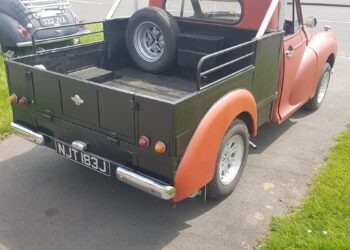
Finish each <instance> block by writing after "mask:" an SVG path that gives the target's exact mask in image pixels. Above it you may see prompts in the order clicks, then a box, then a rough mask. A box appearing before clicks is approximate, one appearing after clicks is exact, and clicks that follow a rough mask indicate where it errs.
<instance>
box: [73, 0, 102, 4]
mask: <svg viewBox="0 0 350 250" xmlns="http://www.w3.org/2000/svg"><path fill="white" fill-rule="evenodd" d="M71 2H73V3H84V4H96V5H101V4H102V3H100V2H89V1H82V0H71Z"/></svg>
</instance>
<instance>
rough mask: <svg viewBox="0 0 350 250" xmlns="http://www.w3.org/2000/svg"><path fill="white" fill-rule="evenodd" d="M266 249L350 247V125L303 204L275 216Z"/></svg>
mask: <svg viewBox="0 0 350 250" xmlns="http://www.w3.org/2000/svg"><path fill="white" fill-rule="evenodd" d="M261 248H262V249H265V250H267V249H327V250H328V249H350V126H349V128H348V130H347V131H346V132H345V133H343V134H341V135H340V136H339V137H338V138H337V143H336V145H335V147H334V149H333V152H332V153H331V155H330V156H329V157H328V159H327V161H326V164H325V167H324V168H323V169H322V171H321V172H320V173H319V174H318V175H317V177H316V178H315V180H314V183H313V185H312V187H311V190H310V193H309V195H308V197H307V198H306V200H305V201H304V202H303V204H302V206H301V207H300V208H298V209H296V210H295V211H294V212H293V213H292V214H290V215H288V216H285V217H277V218H274V219H273V222H272V226H271V233H270V234H269V235H268V236H267V239H266V240H265V242H264V243H263V244H262V245H261Z"/></svg>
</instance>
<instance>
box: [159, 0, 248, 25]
mask: <svg viewBox="0 0 350 250" xmlns="http://www.w3.org/2000/svg"><path fill="white" fill-rule="evenodd" d="M165 8H166V10H167V11H168V12H170V13H171V14H172V15H173V16H176V17H183V18H192V19H201V20H206V21H214V22H225V23H232V24H235V23H238V22H239V21H240V20H241V17H242V12H243V6H242V3H241V0H167V1H166V6H165Z"/></svg>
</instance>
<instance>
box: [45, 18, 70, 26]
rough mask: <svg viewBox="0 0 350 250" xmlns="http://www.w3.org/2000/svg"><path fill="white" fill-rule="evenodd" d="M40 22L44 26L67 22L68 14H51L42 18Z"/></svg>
mask: <svg viewBox="0 0 350 250" xmlns="http://www.w3.org/2000/svg"><path fill="white" fill-rule="evenodd" d="M40 23H41V25H42V26H55V25H61V24H66V23H67V17H66V16H51V17H42V18H40Z"/></svg>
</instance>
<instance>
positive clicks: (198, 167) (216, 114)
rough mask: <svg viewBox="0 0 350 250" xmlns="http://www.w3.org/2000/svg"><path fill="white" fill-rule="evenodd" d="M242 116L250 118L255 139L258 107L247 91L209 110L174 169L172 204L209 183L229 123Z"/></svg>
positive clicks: (216, 104) (233, 93) (241, 90)
mask: <svg viewBox="0 0 350 250" xmlns="http://www.w3.org/2000/svg"><path fill="white" fill-rule="evenodd" d="M242 114H244V116H245V117H246V116H247V115H249V118H250V121H251V122H250V123H251V124H249V125H250V127H248V129H249V130H250V132H251V134H252V135H253V136H256V134H257V106H256V102H255V99H254V97H253V95H252V94H251V93H250V92H249V91H248V90H245V89H239V90H234V91H232V92H229V93H228V94H226V95H225V96H223V97H222V98H221V99H219V100H218V101H217V102H216V103H215V104H214V105H213V106H212V107H211V108H210V109H209V111H208V112H207V113H206V115H205V116H204V118H203V119H202V120H201V122H200V123H199V125H198V127H197V129H196V131H195V133H194V134H193V136H192V138H191V141H190V143H189V145H188V146H187V149H186V151H185V154H184V156H183V158H182V160H181V162H180V165H179V167H178V169H177V172H176V175H175V180H174V184H175V188H176V196H175V197H174V198H173V201H174V202H179V201H181V200H184V199H186V198H187V197H189V196H190V195H192V194H193V193H195V192H196V191H198V190H200V189H201V188H202V187H204V186H205V185H207V184H208V183H209V182H210V181H211V180H212V178H213V177H214V173H215V167H216V160H217V155H218V152H219V149H220V145H221V141H222V139H223V137H224V135H225V133H226V131H227V130H228V128H229V127H230V125H231V123H232V122H233V121H234V120H235V119H236V118H237V117H240V115H242ZM249 125H248V124H247V126H249Z"/></svg>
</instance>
